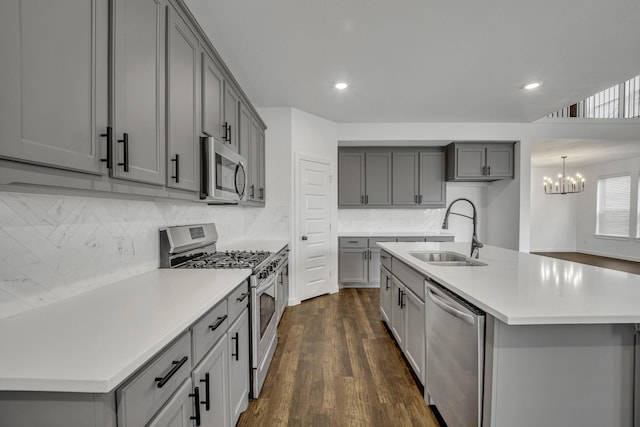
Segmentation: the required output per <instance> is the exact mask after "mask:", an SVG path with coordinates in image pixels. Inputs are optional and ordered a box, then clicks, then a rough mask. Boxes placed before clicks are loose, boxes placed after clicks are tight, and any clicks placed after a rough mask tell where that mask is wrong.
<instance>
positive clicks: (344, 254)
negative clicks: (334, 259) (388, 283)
mask: <svg viewBox="0 0 640 427" xmlns="http://www.w3.org/2000/svg"><path fill="white" fill-rule="evenodd" d="M367 255H368V249H340V250H339V260H338V264H339V265H338V270H339V272H338V279H339V280H340V283H366V282H367V273H368V271H369V264H368V262H367Z"/></svg>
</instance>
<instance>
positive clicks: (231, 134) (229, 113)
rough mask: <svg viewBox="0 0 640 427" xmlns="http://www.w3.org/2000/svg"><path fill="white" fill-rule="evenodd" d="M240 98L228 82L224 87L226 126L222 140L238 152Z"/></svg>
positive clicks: (224, 126)
mask: <svg viewBox="0 0 640 427" xmlns="http://www.w3.org/2000/svg"><path fill="white" fill-rule="evenodd" d="M239 102H240V97H239V96H238V93H237V92H236V90H235V89H234V88H233V86H231V85H230V84H229V83H228V82H225V85H224V125H223V135H222V140H223V141H224V142H225V143H226V144H228V145H229V146H230V147H231V148H232V149H234V150H235V151H238V122H239V120H238V114H239V108H240V105H239Z"/></svg>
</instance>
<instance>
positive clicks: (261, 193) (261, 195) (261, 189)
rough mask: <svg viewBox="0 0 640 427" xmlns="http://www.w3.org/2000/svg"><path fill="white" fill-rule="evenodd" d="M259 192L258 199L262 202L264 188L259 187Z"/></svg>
mask: <svg viewBox="0 0 640 427" xmlns="http://www.w3.org/2000/svg"><path fill="white" fill-rule="evenodd" d="M259 191H260V199H261V200H262V199H264V187H260V189H259Z"/></svg>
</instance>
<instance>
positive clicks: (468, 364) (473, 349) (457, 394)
mask: <svg viewBox="0 0 640 427" xmlns="http://www.w3.org/2000/svg"><path fill="white" fill-rule="evenodd" d="M425 294H426V296H427V297H426V298H425V299H426V307H425V311H426V316H425V317H426V323H427V325H426V327H427V328H426V330H427V353H426V370H425V398H427V397H429V398H430V401H429V402H430V403H431V404H433V405H435V406H436V408H437V409H438V411H439V412H440V415H441V416H442V418H444V420H445V422H446V423H447V426H448V427H479V426H480V425H481V423H482V388H483V377H484V375H483V374H484V325H485V313H484V312H483V311H482V310H480V309H479V308H477V307H475V306H473V305H472V304H470V303H468V302H467V301H465V300H463V299H462V298H460V297H458V296H457V295H455V294H453V293H452V292H450V291H448V290H446V289H444V288H443V287H441V286H440V285H438V284H436V283H434V282H432V281H430V280H428V279H427V280H426V281H425ZM427 395H428V396H427Z"/></svg>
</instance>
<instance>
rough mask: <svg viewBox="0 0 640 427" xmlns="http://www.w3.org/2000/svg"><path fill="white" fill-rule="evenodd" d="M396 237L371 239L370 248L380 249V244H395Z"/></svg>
mask: <svg viewBox="0 0 640 427" xmlns="http://www.w3.org/2000/svg"><path fill="white" fill-rule="evenodd" d="M395 241H396V238H395V237H369V247H370V248H375V249H377V248H378V245H377V243H378V242H395Z"/></svg>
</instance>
